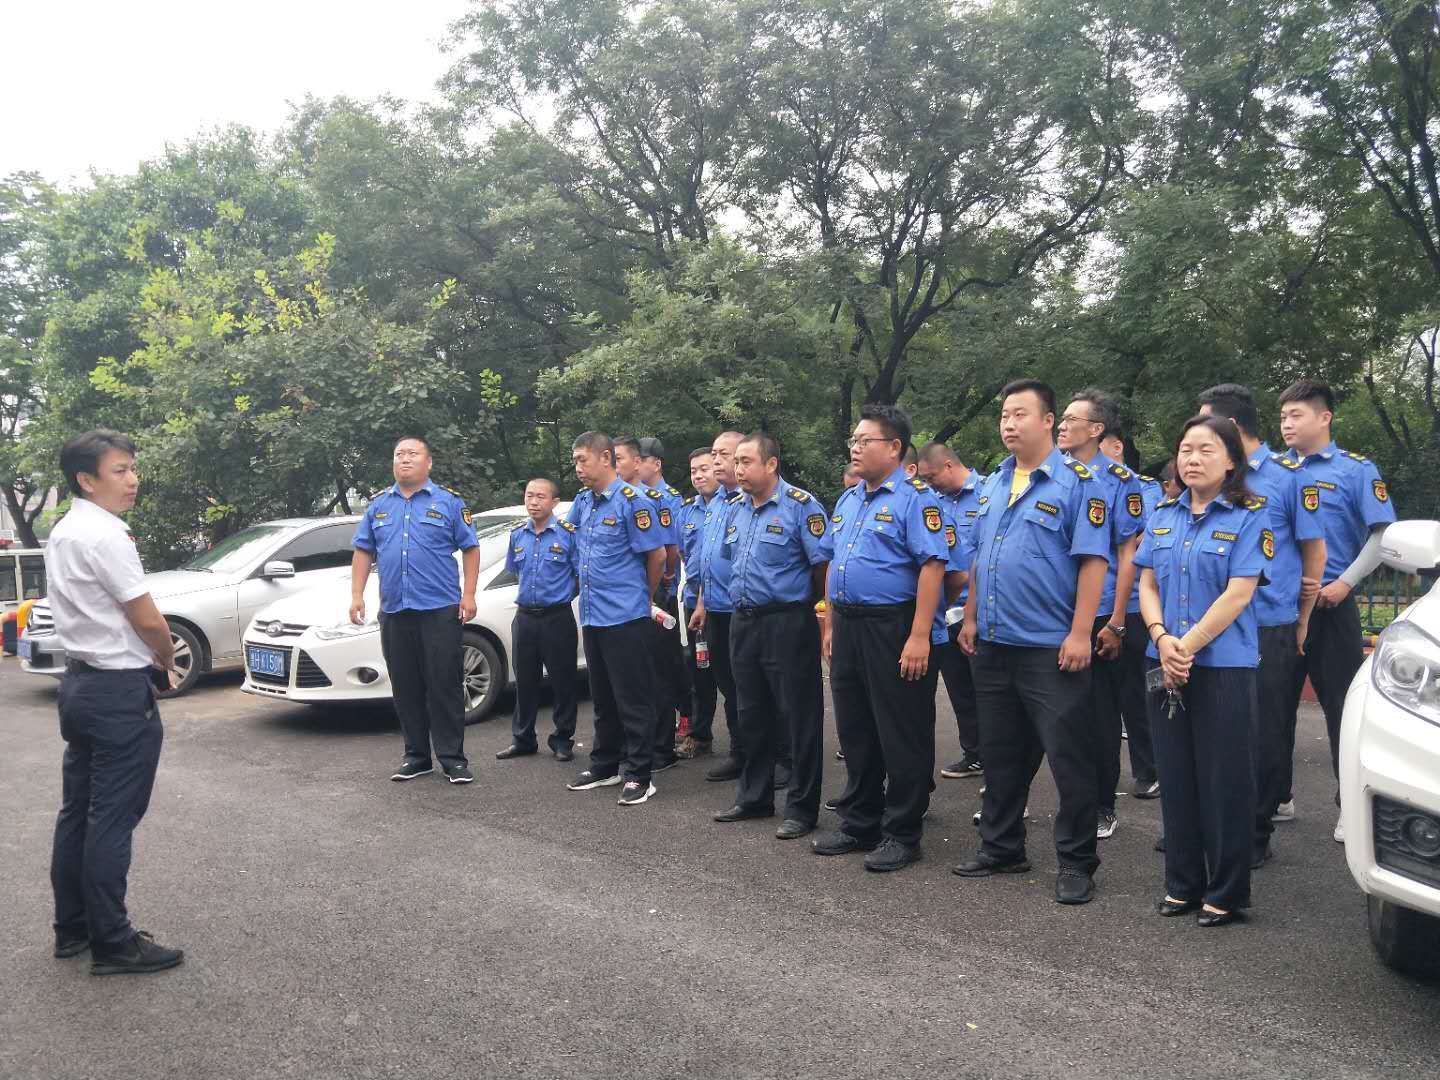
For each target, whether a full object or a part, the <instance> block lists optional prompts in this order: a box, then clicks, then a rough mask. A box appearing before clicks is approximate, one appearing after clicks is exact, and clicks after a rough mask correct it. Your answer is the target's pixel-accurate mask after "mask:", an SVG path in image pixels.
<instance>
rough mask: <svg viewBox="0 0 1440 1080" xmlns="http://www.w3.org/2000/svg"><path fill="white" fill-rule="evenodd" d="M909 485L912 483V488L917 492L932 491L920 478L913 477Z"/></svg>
mask: <svg viewBox="0 0 1440 1080" xmlns="http://www.w3.org/2000/svg"><path fill="white" fill-rule="evenodd" d="M909 483H910V486H911V487H913V488H914V489H915V490H916V491H929V490H930V485H929V484H927V483H925V481H924V480H921V479H920V478H919V477H918V476H912V477H911V478H910V481H909Z"/></svg>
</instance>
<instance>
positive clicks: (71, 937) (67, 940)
mask: <svg viewBox="0 0 1440 1080" xmlns="http://www.w3.org/2000/svg"><path fill="white" fill-rule="evenodd" d="M89 947H90V935H89V934H71V933H67V932H66V931H63V930H57V931H55V959H56V960H68V959H69V958H70V957H72V956H79V955H80V954H81V953H82V952H84V951H85V950H86V949H88V948H89Z"/></svg>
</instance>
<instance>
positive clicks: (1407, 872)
mask: <svg viewBox="0 0 1440 1080" xmlns="http://www.w3.org/2000/svg"><path fill="white" fill-rule="evenodd" d="M1417 819H1418V823H1429V826H1428V827H1430V828H1440V819H1437V818H1436V817H1435V816H1434V815H1432V814H1427V813H1426V812H1425V811H1423V810H1416V809H1415V808H1414V807H1413V806H1406V805H1405V804H1404V803H1400V802H1396V801H1395V800H1394V799H1387V798H1385V797H1384V796H1383V795H1376V796H1375V859H1376V861H1377V862H1378V863H1379V864H1380V865H1381V866H1383V867H1385V868H1386V869H1387V870H1393V871H1395V873H1397V874H1401V875H1403V876H1404V877H1408V878H1411V879H1413V880H1415V881H1419V882H1422V883H1424V884H1426V885H1435V886H1440V850H1430V849H1429V847H1428V845H1427V848H1426V849H1425V850H1418V849H1417V848H1416V845H1415V844H1414V842H1413V841H1412V839H1411V837H1410V835H1409V834H1408V831H1407V829H1408V827H1409V826H1410V825H1411V824H1412V822H1417Z"/></svg>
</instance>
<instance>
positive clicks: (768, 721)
mask: <svg viewBox="0 0 1440 1080" xmlns="http://www.w3.org/2000/svg"><path fill="white" fill-rule="evenodd" d="M730 658H731V661H732V662H733V664H734V668H735V690H736V692H737V693H738V694H739V706H740V734H741V738H742V739H743V740H744V742H745V764H744V768H743V770H742V771H741V773H740V779H739V781H738V782H737V783H736V786H735V803H736V805H737V806H742V807H744V808H745V809H747V810H758V811H768V810H772V809H774V806H775V763H776V760H777V753H778V751H779V748H780V747H781V746H782V745H788V746H789V747H790V752H791V770H790V784H789V787H788V788H787V789H786V792H785V818H786V819H788V820H795V821H801V822H804V823H805V824H807V825H811V826H813V825H814V824H815V822H816V821H817V820H818V819H819V817H820V780H821V776H822V774H823V770H824V764H823V762H824V724H825V701H824V698H823V691H822V689H821V680H820V626H819V623H818V622H817V621H816V619H815V610H814V607H813V606H812V605H811V604H810V603H809V602H808V601H802V602H800V603H795V604H775V605H771V606H769V607H759V608H737V609H736V611H735V615H734V617H733V618H732V619H731V620H730ZM782 731H785V732H788V736H789V737H788V738H786V739H784V740H782V739H781V732H782Z"/></svg>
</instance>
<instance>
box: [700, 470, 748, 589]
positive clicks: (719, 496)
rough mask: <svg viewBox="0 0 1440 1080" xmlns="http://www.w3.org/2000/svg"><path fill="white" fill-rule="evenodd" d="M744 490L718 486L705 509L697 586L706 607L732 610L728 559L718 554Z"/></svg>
mask: <svg viewBox="0 0 1440 1080" xmlns="http://www.w3.org/2000/svg"><path fill="white" fill-rule="evenodd" d="M742 498H744V496H743V494H742V493H741V492H740V491H739V490H738V489H737V490H735V491H726V490H725V489H724V488H721V489H720V490H719V491H717V492H716V493H715V498H714V499H712V500H711V501H710V505H709V506H708V507H707V508H706V511H705V535H704V536H703V537H702V538H701V540H700V589H701V593H702V598H703V599H704V601H705V610H706V611H718V612H720V613H722V614H728V613H729V612H732V611H734V610H735V605H734V604H733V603H732V602H731V600H730V560H729V559H722V558H720V546H721V544H723V543H724V542H725V529H726V528H727V527H728V526H729V524H730V514H731V512H732V511H733V510H734V509H735V504H736V503H738V502H739V501H740V500H741V499H742Z"/></svg>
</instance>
